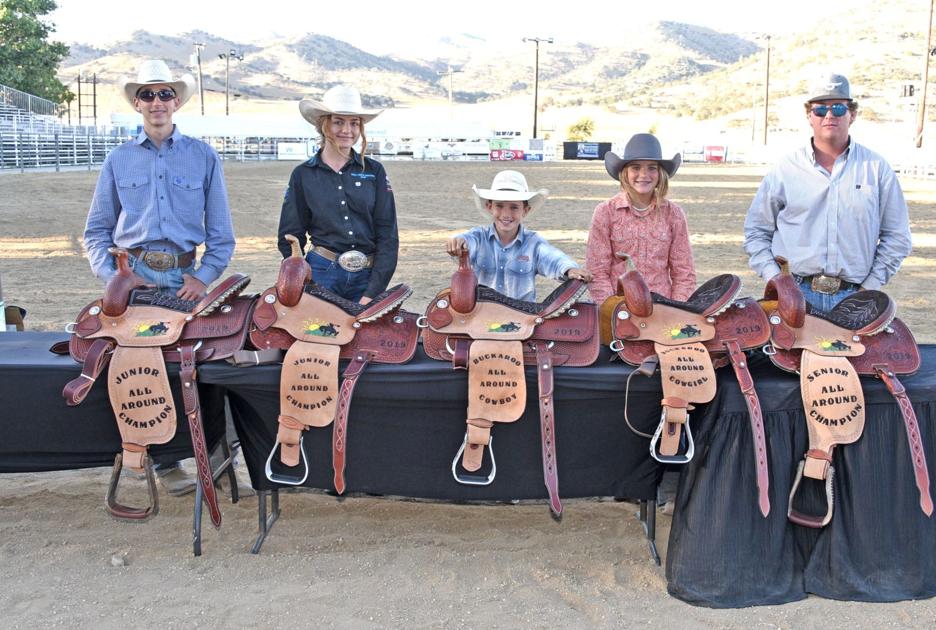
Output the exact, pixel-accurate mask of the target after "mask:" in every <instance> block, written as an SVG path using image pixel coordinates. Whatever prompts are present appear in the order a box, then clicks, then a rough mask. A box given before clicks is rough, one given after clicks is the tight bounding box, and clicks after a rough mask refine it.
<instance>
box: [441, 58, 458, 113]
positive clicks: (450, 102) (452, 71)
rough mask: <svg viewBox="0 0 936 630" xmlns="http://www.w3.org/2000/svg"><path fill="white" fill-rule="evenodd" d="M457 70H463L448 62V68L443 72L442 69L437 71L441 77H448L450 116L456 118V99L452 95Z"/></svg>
mask: <svg viewBox="0 0 936 630" xmlns="http://www.w3.org/2000/svg"><path fill="white" fill-rule="evenodd" d="M456 72H461V70H453V69H452V64H448V70H447V71H445V72H442V71H441V70H438V71H436V74H437V75H439V76H440V77H446V76H447V77H448V95H449V118H454V115H455V114H454V107H455V101H454V99H453V97H452V75H454V74H455V73H456Z"/></svg>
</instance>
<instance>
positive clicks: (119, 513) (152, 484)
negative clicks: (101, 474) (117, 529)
mask: <svg viewBox="0 0 936 630" xmlns="http://www.w3.org/2000/svg"><path fill="white" fill-rule="evenodd" d="M142 463H143V474H144V475H145V476H146V487H147V492H148V494H149V505H148V506H146V507H142V508H136V507H130V506H127V505H123V504H122V503H120V502H119V501H118V500H117V486H118V485H120V471H121V470H123V452H122V451H121V452H120V453H117V457H115V458H114V468H113V470H112V471H111V478H110V483H109V484H108V486H107V496H106V497H105V499H104V500H105V503H106V505H107V511H108V512H109V513H110V514H111V516H113V517H115V518H123V519H129V520H132V521H145V520H147V519H149V518H152V517H154V516H156V515H157V514H159V492H158V491H157V490H156V475H155V473H154V472H153V460H152V459H151V458H150V456H149V455H148V454H146V452H145V449H144V453H143V457H142Z"/></svg>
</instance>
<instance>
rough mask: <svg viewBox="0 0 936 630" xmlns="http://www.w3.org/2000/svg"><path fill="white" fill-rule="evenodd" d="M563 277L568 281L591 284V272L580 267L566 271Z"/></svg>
mask: <svg viewBox="0 0 936 630" xmlns="http://www.w3.org/2000/svg"><path fill="white" fill-rule="evenodd" d="M565 275H566V278H568V279H569V280H581V281H582V282H591V280H592V275H591V272H590V271H589V270H588V269H582V268H581V267H572V268H571V269H569V270H568V271H566V274H565Z"/></svg>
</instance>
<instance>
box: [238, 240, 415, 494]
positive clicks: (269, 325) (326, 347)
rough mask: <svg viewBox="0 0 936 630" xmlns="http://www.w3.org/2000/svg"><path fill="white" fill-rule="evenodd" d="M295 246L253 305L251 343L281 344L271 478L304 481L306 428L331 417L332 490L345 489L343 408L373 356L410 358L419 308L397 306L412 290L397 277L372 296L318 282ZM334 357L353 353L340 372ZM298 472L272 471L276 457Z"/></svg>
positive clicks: (389, 360) (392, 360)
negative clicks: (348, 294) (348, 295)
mask: <svg viewBox="0 0 936 630" xmlns="http://www.w3.org/2000/svg"><path fill="white" fill-rule="evenodd" d="M286 238H287V239H289V240H290V242H291V246H292V254H291V255H290V256H289V257H288V258H285V259H284V260H283V262H282V263H281V265H280V271H279V276H278V278H277V281H276V286H274V287H272V288H270V289H267V290H266V291H264V292H263V293H262V294H261V296H260V300H259V302H258V303H257V308H256V309H255V310H254V313H253V324H252V326H251V329H250V340H251V343H253V345H254V347H256V348H259V349H261V351H267V350H276V349H279V350H285V351H286V354H285V357H283V368H282V372H281V375H280V415H279V431H278V433H277V437H276V440H277V442H276V444H274V445H273V450H271V451H270V455H269V457H268V458H267V463H266V476H267V478H268V479H269V480H270V481H273V482H276V483H283V484H288V485H301V484H302V483H304V482H305V480H306V478H307V477H308V474H309V464H308V459H307V458H306V453H305V450H304V449H303V437H302V435H303V432H304V431H307V430H309V429H310V428H312V427H325V426H328V425H329V424H331V423H332V422H333V421H334V423H335V424H334V428H333V431H332V465H333V467H334V472H335V478H334V483H335V490H336V491H337V492H338V494H342V493H344V491H345V478H344V470H345V459H346V455H347V445H348V439H347V426H348V412H349V409H350V407H351V397H352V395H353V393H354V386H355V385H356V384H357V379H358V377H359V376H360V375H361V374H362V373H363V372H364V369H365V368H366V367H367V366H368V365H369V364H370V363H406V362H407V361H409V360H410V359H412V358H413V354H414V353H415V352H416V344H417V341H418V339H419V331H418V329H417V328H416V319H417V315H416V314H415V313H410V312H407V311H404V310H402V309H401V308H400V305H401V304H402V303H403V301H404V300H405V299H406V298H407V297H409V295H410V294H411V293H412V290H411V289H410V288H409V287H408V286H406V285H405V284H400V285H397V286H395V287H393V288H391V289H388V290H387V291H385V292H384V293H382V294H380V295H378V296H377V297H375V298H374V299H373V300H372V301H371V302H370V303H369V304H367V305H362V304H358V303H356V302H351V301H349V300H346V299H344V298H342V297H340V296H338V295H335V294H334V293H332V292H331V291H328V290H327V289H324V288H323V287H320V286H319V285H317V284H315V282H314V281H313V280H314V279H313V278H312V270H311V269H310V268H309V265H308V263H306V261H305V259H304V258H303V257H302V250H301V249H300V248H299V242H298V240H296V239H295V237H292V236H287V237H286ZM339 359H350V363H349V364H348V366H347V367H346V368H345V370H344V372H342V374H341V379H342V382H341V388H340V389H339V388H338V362H339ZM277 448H279V449H280V462H281V464H282V465H283V466H285V467H287V468H295V467H297V466H299V465H300V464H301V465H302V469H301V470H300V471H299V473H298V474H293V473H291V472H284V471H275V470H274V469H273V463H274V457H275V454H276V451H277Z"/></svg>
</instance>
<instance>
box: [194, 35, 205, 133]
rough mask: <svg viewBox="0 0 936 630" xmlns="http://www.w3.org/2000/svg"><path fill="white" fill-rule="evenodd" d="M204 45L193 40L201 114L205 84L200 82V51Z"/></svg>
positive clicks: (202, 112) (203, 108)
mask: <svg viewBox="0 0 936 630" xmlns="http://www.w3.org/2000/svg"><path fill="white" fill-rule="evenodd" d="M204 47H205V45H204V44H203V43H201V42H195V62H196V64H197V65H198V102H199V103H201V115H202V116H204V115H205V85H204V83H203V82H202V69H201V51H202V49H203V48H204Z"/></svg>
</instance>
